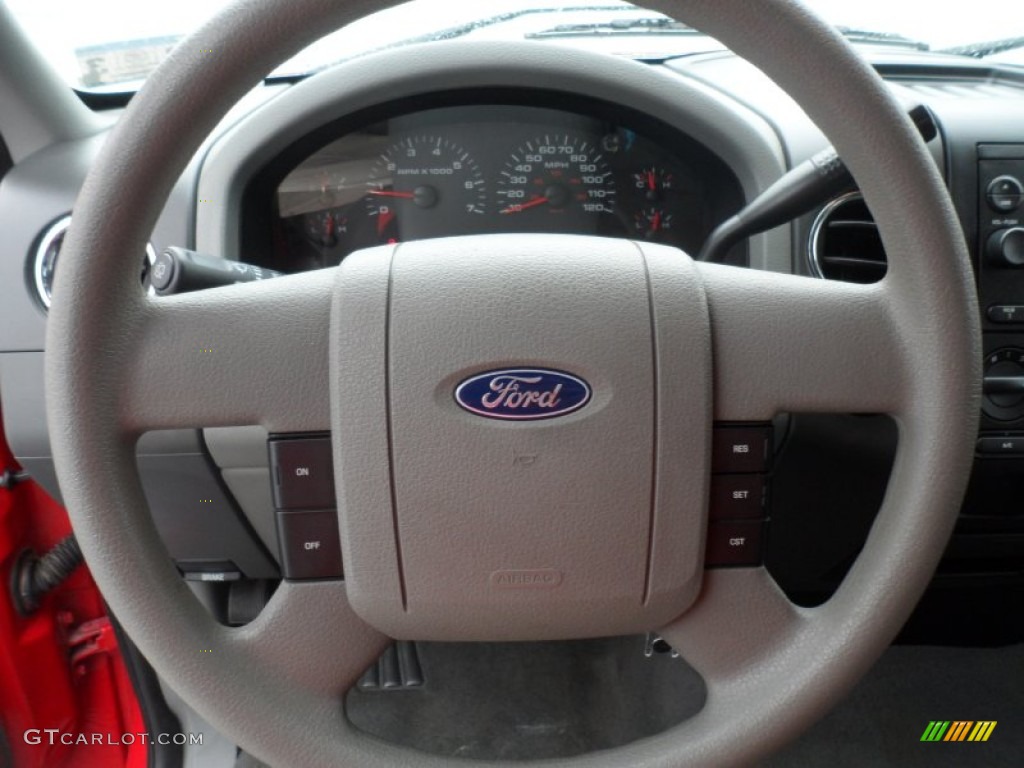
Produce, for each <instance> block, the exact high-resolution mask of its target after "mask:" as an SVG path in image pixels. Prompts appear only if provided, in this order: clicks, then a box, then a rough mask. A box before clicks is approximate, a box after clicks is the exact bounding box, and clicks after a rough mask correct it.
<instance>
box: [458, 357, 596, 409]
mask: <svg viewBox="0 0 1024 768" xmlns="http://www.w3.org/2000/svg"><path fill="white" fill-rule="evenodd" d="M589 401H590V386H589V385H588V384H587V382H585V381H584V380H583V379H581V378H578V377H576V376H572V375H571V374H568V373H563V372H561V371H552V370H549V369H547V368H507V369H504V370H500V371H487V372H486V373H481V374H478V375H476V376H473V377H471V378H468V379H466V380H465V381H463V382H462V383H461V384H459V386H458V387H457V388H456V389H455V402H457V403H458V404H459V405H460V406H462V407H463V408H465V409H466V410H467V411H469V412H470V413H475V414H477V415H478V416H486V417H487V418H489V419H506V420H509V421H530V420H536V419H551V418H554V417H555V416H564V415H566V414H567V413H572V412H573V411H578V410H579V409H580V408H582V407H583V406H584V405H586V404H587V403H588V402H589Z"/></svg>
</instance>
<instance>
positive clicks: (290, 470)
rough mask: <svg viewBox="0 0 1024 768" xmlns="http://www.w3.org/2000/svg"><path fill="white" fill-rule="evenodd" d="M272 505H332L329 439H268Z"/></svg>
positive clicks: (310, 507) (331, 506)
mask: <svg viewBox="0 0 1024 768" xmlns="http://www.w3.org/2000/svg"><path fill="white" fill-rule="evenodd" d="M270 466H271V469H272V471H271V476H272V477H273V486H274V506H275V507H277V508H278V509H327V508H333V507H335V506H336V505H337V504H336V501H335V497H334V464H333V457H332V455H331V438H329V437H302V438H288V439H275V440H271V441H270Z"/></svg>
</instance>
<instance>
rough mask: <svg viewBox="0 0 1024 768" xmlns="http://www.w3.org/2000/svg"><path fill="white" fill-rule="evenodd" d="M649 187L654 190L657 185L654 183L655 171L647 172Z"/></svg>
mask: <svg viewBox="0 0 1024 768" xmlns="http://www.w3.org/2000/svg"><path fill="white" fill-rule="evenodd" d="M647 187H648V189H650V190H652V191H653V190H654V188H655V185H654V171H648V172H647Z"/></svg>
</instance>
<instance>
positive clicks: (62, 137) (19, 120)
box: [0, 3, 107, 164]
mask: <svg viewBox="0 0 1024 768" xmlns="http://www.w3.org/2000/svg"><path fill="white" fill-rule="evenodd" d="M0 104H2V105H3V108H2V109H0V135H2V136H3V137H4V143H5V144H6V145H7V148H8V150H10V153H11V159H12V160H13V161H14V162H15V164H17V163H19V162H21V161H22V160H24V159H25V158H26V157H28V156H29V155H31V154H33V153H35V152H38V151H39V150H40V149H42V148H43V147H46V146H49V145H50V144H56V143H59V142H63V141H72V140H74V139H79V138H83V137H85V136H89V135H91V134H94V133H97V132H98V131H99V130H101V129H102V128H103V127H104V126H105V125H106V124H107V121H106V120H104V119H103V118H101V117H97V116H96V115H94V114H93V113H92V112H91V111H90V110H89V108H88V107H86V106H85V105H84V104H83V103H82V102H81V101H80V100H79V99H78V97H77V96H75V94H74V92H73V91H72V90H71V88H69V87H68V85H67V83H65V82H64V80H63V79H62V78H61V77H60V76H59V75H58V74H57V73H56V71H54V69H53V67H52V66H51V65H50V64H49V62H47V61H46V60H45V59H44V58H43V56H42V54H40V52H39V50H38V49H37V48H36V47H35V46H34V45H32V43H31V42H30V41H29V40H28V38H27V37H26V36H25V33H24V32H23V31H22V29H21V27H20V25H19V24H18V22H17V21H16V20H15V18H14V14H13V13H11V11H10V10H9V9H8V8H7V6H6V5H5V4H3V3H0Z"/></svg>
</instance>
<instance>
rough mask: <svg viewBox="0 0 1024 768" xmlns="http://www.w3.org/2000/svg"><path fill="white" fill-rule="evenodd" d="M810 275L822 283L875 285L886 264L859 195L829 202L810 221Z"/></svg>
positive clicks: (874, 230) (883, 252) (853, 193)
mask: <svg viewBox="0 0 1024 768" xmlns="http://www.w3.org/2000/svg"><path fill="white" fill-rule="evenodd" d="M807 251H808V260H809V262H810V268H811V273H812V274H813V275H815V276H816V277H822V278H824V279H826V280H841V281H843V282H847V283H877V282H878V281H879V280H881V279H882V278H883V277H885V271H886V269H887V268H888V262H887V260H886V256H885V249H884V248H883V247H882V239H881V237H880V236H879V234H878V227H877V226H876V225H875V220H874V218H872V216H871V212H870V211H869V210H868V207H867V205H865V203H864V198H863V197H861V195H860V193H859V192H850V193H848V194H845V195H843V196H842V197H837V198H836V199H835V200H833V201H832V202H830V203H829V204H828V205H826V206H825V207H824V208H822V209H821V212H820V213H819V214H818V216H817V217H816V218H815V219H814V224H812V225H811V235H810V238H809V242H808V249H807Z"/></svg>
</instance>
